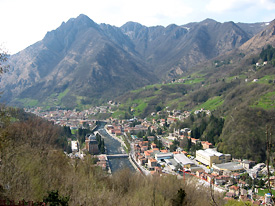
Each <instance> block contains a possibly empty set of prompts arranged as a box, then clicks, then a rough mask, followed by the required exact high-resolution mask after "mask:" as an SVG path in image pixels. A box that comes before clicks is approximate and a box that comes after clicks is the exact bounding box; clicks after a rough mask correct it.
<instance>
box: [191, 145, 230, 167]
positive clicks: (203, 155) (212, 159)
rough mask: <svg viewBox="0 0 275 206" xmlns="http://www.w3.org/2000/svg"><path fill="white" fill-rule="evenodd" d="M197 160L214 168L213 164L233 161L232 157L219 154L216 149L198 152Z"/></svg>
mask: <svg viewBox="0 0 275 206" xmlns="http://www.w3.org/2000/svg"><path fill="white" fill-rule="evenodd" d="M196 160H198V161H199V162H201V163H203V164H205V165H209V166H210V167H212V164H213V163H215V164H221V163H225V162H229V161H230V160H231V155H230V154H223V153H220V152H217V151H216V150H214V149H205V150H197V151H196Z"/></svg>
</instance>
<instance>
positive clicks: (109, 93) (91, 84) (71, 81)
mask: <svg viewBox="0 0 275 206" xmlns="http://www.w3.org/2000/svg"><path fill="white" fill-rule="evenodd" d="M241 27H242V28H246V29H245V30H246V31H248V32H249V34H248V33H247V32H246V31H244V30H243V29H241V28H240V27H239V26H238V25H236V24H235V23H233V22H226V23H219V22H216V21H214V20H211V19H206V20H204V21H202V22H198V23H190V24H187V25H183V26H177V25H174V24H172V25H169V26H167V27H163V26H155V27H145V26H143V25H141V24H138V23H134V22H128V23H126V24H125V25H123V26H122V27H120V28H118V27H114V26H110V25H107V24H100V25H98V24H96V23H95V22H93V21H92V20H91V19H89V18H88V17H87V16H85V15H80V16H79V17H77V18H75V19H70V20H69V21H68V22H66V23H62V25H61V26H60V27H59V28H57V29H56V30H53V31H51V32H48V33H47V34H46V35H45V37H44V39H43V40H41V41H39V42H37V43H36V44H34V45H32V46H30V47H28V48H26V49H25V50H23V51H21V52H19V53H18V54H16V55H13V56H11V58H10V61H9V64H10V66H11V67H10V71H9V73H7V74H5V75H4V76H3V77H2V78H1V80H0V87H1V88H3V90H4V93H3V95H2V99H1V100H2V101H4V102H6V103H10V104H13V105H17V106H18V105H19V106H28V105H29V106H35V105H40V106H41V105H42V106H62V107H69V108H74V107H76V106H79V105H80V106H81V105H86V104H93V103H97V102H98V101H103V100H107V99H112V98H114V97H116V96H118V95H121V94H123V93H124V92H126V91H129V90H131V89H136V88H138V87H142V86H144V85H148V84H152V83H155V82H159V81H161V80H162V81H163V80H164V81H169V80H170V79H172V78H176V77H178V76H179V75H183V73H184V72H186V71H187V69H189V68H191V67H192V66H194V65H197V64H199V63H201V62H205V61H207V60H209V59H212V58H214V57H217V56H219V55H221V54H225V53H226V52H228V51H232V50H233V49H235V48H238V47H239V46H241V45H242V44H243V43H244V42H246V41H247V40H248V39H249V37H250V36H251V33H253V32H255V29H252V30H251V29H250V30H249V29H248V27H246V26H245V24H242V25H241Z"/></svg>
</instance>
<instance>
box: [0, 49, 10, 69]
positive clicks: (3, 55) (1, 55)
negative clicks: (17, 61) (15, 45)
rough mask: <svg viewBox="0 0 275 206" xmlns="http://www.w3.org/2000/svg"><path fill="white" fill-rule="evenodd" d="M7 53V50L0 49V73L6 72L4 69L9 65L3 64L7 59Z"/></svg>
mask: <svg viewBox="0 0 275 206" xmlns="http://www.w3.org/2000/svg"><path fill="white" fill-rule="evenodd" d="M8 56H9V55H8V54H7V52H4V51H2V50H1V49H0V74H3V73H4V72H6V70H7V69H8V68H9V65H5V62H6V61H7V60H8Z"/></svg>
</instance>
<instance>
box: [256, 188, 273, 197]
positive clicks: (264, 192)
mask: <svg viewBox="0 0 275 206" xmlns="http://www.w3.org/2000/svg"><path fill="white" fill-rule="evenodd" d="M271 191H272V194H275V190H271ZM266 193H269V191H268V189H263V190H261V189H258V195H260V196H264V195H265V194H266Z"/></svg>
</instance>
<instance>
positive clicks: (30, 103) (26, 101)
mask: <svg viewBox="0 0 275 206" xmlns="http://www.w3.org/2000/svg"><path fill="white" fill-rule="evenodd" d="M18 101H19V102H21V103H22V104H23V105H24V107H35V106H36V105H37V104H38V100H36V99H30V98H24V99H19V100H18Z"/></svg>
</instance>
